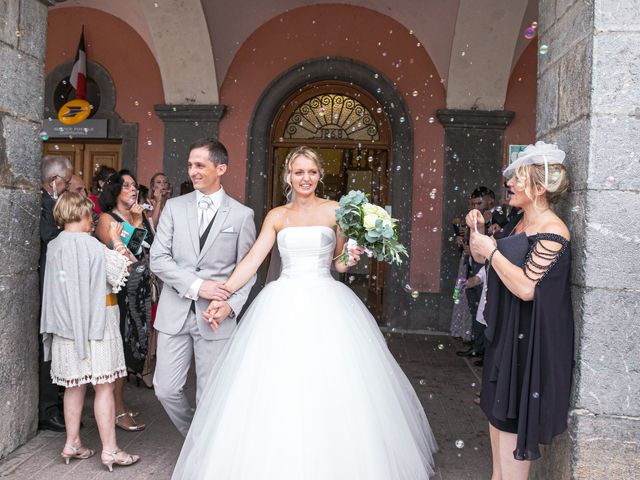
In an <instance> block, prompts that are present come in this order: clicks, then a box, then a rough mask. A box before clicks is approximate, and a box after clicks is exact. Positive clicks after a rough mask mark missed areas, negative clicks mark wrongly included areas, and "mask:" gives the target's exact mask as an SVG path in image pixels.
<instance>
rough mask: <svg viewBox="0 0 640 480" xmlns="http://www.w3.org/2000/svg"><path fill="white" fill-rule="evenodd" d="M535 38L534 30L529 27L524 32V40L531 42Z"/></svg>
mask: <svg viewBox="0 0 640 480" xmlns="http://www.w3.org/2000/svg"><path fill="white" fill-rule="evenodd" d="M535 36H536V29H535V28H532V27H529V28H527V29H526V30H525V31H524V38H526V39H527V40H531V39H532V38H533V37H535Z"/></svg>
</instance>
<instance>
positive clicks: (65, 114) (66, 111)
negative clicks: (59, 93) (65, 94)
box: [58, 98, 91, 125]
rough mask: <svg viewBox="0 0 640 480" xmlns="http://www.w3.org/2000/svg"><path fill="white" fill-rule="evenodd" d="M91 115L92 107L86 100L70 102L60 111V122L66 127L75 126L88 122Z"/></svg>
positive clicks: (78, 99)
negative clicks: (84, 121)
mask: <svg viewBox="0 0 640 480" xmlns="http://www.w3.org/2000/svg"><path fill="white" fill-rule="evenodd" d="M90 113H91V105H89V102H87V101H86V100H82V99H80V98H76V99H75V100H69V101H68V102H67V103H65V104H64V105H63V106H62V107H61V108H60V111H58V120H60V122H62V123H64V124H65V125H75V124H77V123H80V122H82V121H83V120H86V119H87V118H88V117H89V114H90Z"/></svg>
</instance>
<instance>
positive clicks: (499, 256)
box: [466, 142, 573, 480]
mask: <svg viewBox="0 0 640 480" xmlns="http://www.w3.org/2000/svg"><path fill="white" fill-rule="evenodd" d="M564 157H565V154H564V152H563V151H561V150H559V149H558V148H557V147H556V146H555V145H550V144H546V143H544V142H537V143H536V144H535V145H529V146H528V147H527V148H526V149H525V150H524V151H522V152H520V153H519V155H518V158H517V159H516V161H515V162H514V163H513V164H511V165H510V166H509V167H508V168H507V169H506V170H505V172H504V176H505V177H506V178H508V179H509V180H508V187H509V191H510V192H509V193H510V197H509V205H510V206H512V207H514V208H518V209H521V210H522V212H521V213H520V214H519V215H518V216H516V217H515V218H514V219H512V220H511V221H510V222H509V223H508V224H507V225H505V226H504V227H503V229H502V231H500V232H498V233H496V235H495V237H489V236H487V235H484V230H485V229H484V225H485V218H484V216H483V215H482V213H481V212H480V211H478V210H473V211H471V212H470V213H469V214H468V215H467V219H466V221H467V225H468V226H469V228H470V229H471V230H472V231H473V233H472V234H471V252H472V254H473V256H474V258H475V259H476V261H478V262H481V263H484V262H486V263H487V268H488V275H487V285H488V286H487V303H486V306H485V310H484V319H485V320H486V322H487V330H486V339H487V347H486V353H485V366H484V370H483V375H482V396H481V399H480V407H481V408H482V410H483V411H484V413H485V415H486V416H487V419H488V420H489V432H490V435H491V450H492V454H493V477H492V478H498V479H502V478H504V479H509V480H525V479H526V478H527V477H528V474H529V469H530V466H531V465H530V463H531V462H530V461H531V460H535V459H537V458H538V457H540V449H539V444H540V443H544V444H549V443H551V440H552V438H553V437H554V436H555V435H558V434H560V433H562V432H563V431H564V430H566V428H567V415H568V412H569V394H570V390H571V377H572V365H573V312H572V305H571V282H570V280H571V249H570V244H569V238H570V235H569V230H568V228H567V226H566V225H565V224H564V222H563V221H562V220H561V219H560V218H559V217H558V216H557V215H556V214H555V213H554V212H553V211H552V210H551V205H552V204H553V203H555V202H556V201H557V200H558V199H559V198H560V197H561V195H562V194H564V193H565V192H566V191H567V189H568V186H569V181H568V177H567V172H566V170H565V168H564V166H563V165H562V163H563V161H564ZM476 229H477V232H478V233H475V232H476Z"/></svg>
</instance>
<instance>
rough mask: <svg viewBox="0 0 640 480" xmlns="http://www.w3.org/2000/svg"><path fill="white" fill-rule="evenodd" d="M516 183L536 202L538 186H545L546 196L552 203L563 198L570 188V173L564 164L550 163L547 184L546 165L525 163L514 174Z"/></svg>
mask: <svg viewBox="0 0 640 480" xmlns="http://www.w3.org/2000/svg"><path fill="white" fill-rule="evenodd" d="M513 178H514V180H515V182H516V185H517V186H518V187H519V188H522V189H524V193H525V195H526V196H527V197H529V199H530V200H531V201H532V202H533V203H534V205H535V204H536V202H537V200H538V198H539V197H538V196H536V189H537V187H539V186H540V187H543V188H544V190H545V192H544V198H545V199H546V201H547V202H548V203H549V205H552V204H554V203H556V202H558V200H560V199H561V198H562V196H563V195H564V194H565V193H566V192H567V190H569V174H568V172H567V169H566V168H565V167H564V165H562V164H549V165H548V175H547V184H546V185H545V172H544V165H537V164H536V165H523V166H521V167H518V168H517V169H516V171H515V172H514V174H513Z"/></svg>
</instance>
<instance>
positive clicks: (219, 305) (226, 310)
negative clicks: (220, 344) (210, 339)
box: [202, 300, 231, 332]
mask: <svg viewBox="0 0 640 480" xmlns="http://www.w3.org/2000/svg"><path fill="white" fill-rule="evenodd" d="M230 314H231V307H230V306H229V304H228V303H227V302H221V301H217V300H213V301H212V302H211V303H210V304H209V307H207V309H206V310H205V311H204V312H202V318H203V319H204V321H205V322H207V323H208V324H209V326H210V327H211V330H213V331H214V332H215V331H216V330H217V329H218V327H219V326H220V324H221V323H222V321H223V320H224V319H225V318H227V317H228V316H229V315H230Z"/></svg>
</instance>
